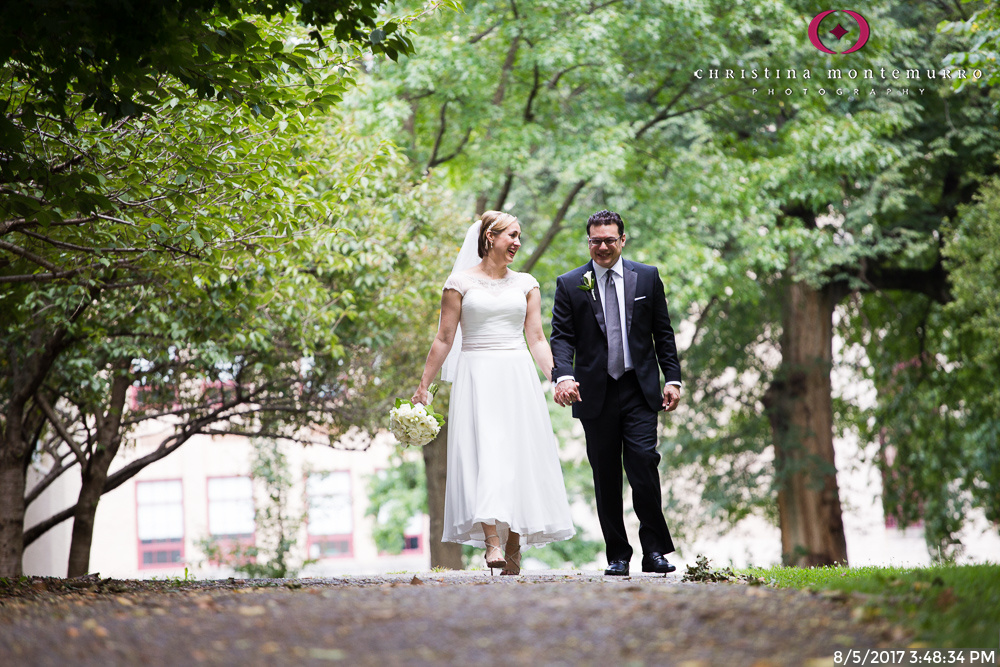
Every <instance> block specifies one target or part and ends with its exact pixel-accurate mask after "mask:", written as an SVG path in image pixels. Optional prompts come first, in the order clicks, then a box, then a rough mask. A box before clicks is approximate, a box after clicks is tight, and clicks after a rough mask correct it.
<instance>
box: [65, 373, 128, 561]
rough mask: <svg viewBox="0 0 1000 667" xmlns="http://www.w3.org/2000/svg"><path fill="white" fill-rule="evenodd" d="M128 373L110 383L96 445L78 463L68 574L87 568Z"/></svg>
mask: <svg viewBox="0 0 1000 667" xmlns="http://www.w3.org/2000/svg"><path fill="white" fill-rule="evenodd" d="M128 387H129V377H128V376H126V375H124V374H119V375H117V376H116V377H115V379H114V381H113V382H112V384H111V396H110V397H109V400H108V410H107V412H106V413H105V414H103V415H101V414H100V410H96V411H95V412H97V415H96V417H97V446H96V447H95V449H94V452H93V453H92V454H91V455H90V458H89V459H88V460H87V463H86V465H84V466H82V467H81V470H80V475H81V478H82V479H81V482H82V486H81V487H80V495H79V498H78V499H77V501H76V509H75V511H74V512H73V537H72V541H71V542H70V545H69V565H68V567H67V571H66V576H67V577H82V576H83V575H85V574H88V571H89V570H90V547H91V543H92V542H93V539H94V521H95V519H96V517H97V504H98V503H99V502H100V501H101V496H102V495H103V494H104V484H105V482H106V481H107V479H108V470H109V469H110V468H111V462H112V461H114V460H115V456H116V455H117V454H118V449H119V447H120V446H121V442H122V438H121V423H122V412H123V410H124V409H125V399H126V397H127V395H128Z"/></svg>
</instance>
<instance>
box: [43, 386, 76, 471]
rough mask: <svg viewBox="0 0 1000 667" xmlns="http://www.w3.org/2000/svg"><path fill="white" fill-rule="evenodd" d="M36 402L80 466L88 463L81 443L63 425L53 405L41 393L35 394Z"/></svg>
mask: <svg viewBox="0 0 1000 667" xmlns="http://www.w3.org/2000/svg"><path fill="white" fill-rule="evenodd" d="M35 402H36V403H38V406H39V407H40V408H41V409H42V412H43V413H45V417H46V418H47V419H48V420H49V423H50V424H52V427H53V428H55V430H56V433H58V434H59V437H60V438H62V441H63V442H65V443H66V444H67V445H69V448H70V449H71V450H73V453H74V454H76V460H77V461H79V462H80V465H81V466H82V465H83V464H84V463H86V461H87V457H86V455H84V453H83V450H82V449H81V448H80V443H78V442H77V441H76V440H75V439H74V438H73V436H72V435H71V434H70V432H69V430H67V428H66V425H65V424H64V423H63V421H62V419H60V418H59V415H58V414H56V411H55V410H54V409H53V408H52V405H51V404H49V402H48V401H47V400H46V399H45V397H44V396H42V393H41V392H38V391H36V392H35Z"/></svg>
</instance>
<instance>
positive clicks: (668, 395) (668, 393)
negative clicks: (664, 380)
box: [663, 384, 681, 412]
mask: <svg viewBox="0 0 1000 667" xmlns="http://www.w3.org/2000/svg"><path fill="white" fill-rule="evenodd" d="M680 403H681V388H680V387H678V386H677V385H675V384H668V385H666V386H665V387H664V388H663V409H664V410H666V411H667V412H673V411H674V410H676V409H677V406H678V405H680Z"/></svg>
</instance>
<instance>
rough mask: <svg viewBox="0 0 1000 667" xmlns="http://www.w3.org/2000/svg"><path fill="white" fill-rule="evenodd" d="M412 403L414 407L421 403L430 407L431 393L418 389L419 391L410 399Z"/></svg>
mask: <svg viewBox="0 0 1000 667" xmlns="http://www.w3.org/2000/svg"><path fill="white" fill-rule="evenodd" d="M410 403H412V404H413V405H416V404H417V403H420V404H421V405H430V404H431V392H429V391H427V390H426V389H421V388H420V387H417V390H416V391H415V392H413V396H411V397H410Z"/></svg>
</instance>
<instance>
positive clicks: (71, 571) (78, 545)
mask: <svg viewBox="0 0 1000 667" xmlns="http://www.w3.org/2000/svg"><path fill="white" fill-rule="evenodd" d="M100 467H101V466H99V465H97V464H96V462H94V461H91V462H90V463H89V464H88V465H87V467H86V469H85V471H84V473H83V480H82V481H83V486H82V487H80V495H79V497H78V499H77V501H76V511H75V512H74V513H73V538H72V541H71V542H70V545H69V565H68V567H67V569H66V576H67V577H82V576H83V575H85V574H87V573H88V572H89V570H90V546H91V542H92V541H93V539H94V520H95V519H96V517H97V504H98V503H99V502H100V500H101V495H102V494H103V492H104V480H105V479H107V477H108V471H107V469H104V470H98V468H100Z"/></svg>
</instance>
